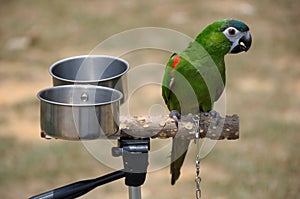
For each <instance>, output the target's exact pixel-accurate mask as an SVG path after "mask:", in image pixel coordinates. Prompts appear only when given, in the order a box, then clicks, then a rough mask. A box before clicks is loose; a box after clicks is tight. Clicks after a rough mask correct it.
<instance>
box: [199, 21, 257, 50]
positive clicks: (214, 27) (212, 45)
mask: <svg viewBox="0 0 300 199" xmlns="http://www.w3.org/2000/svg"><path fill="white" fill-rule="evenodd" d="M196 41H198V42H199V43H201V44H202V45H203V46H204V47H206V49H207V50H208V51H211V52H216V53H222V54H227V53H232V54H236V53H240V52H247V51H248V50H249V48H250V47H251V43H252V37H251V34H250V32H249V27H248V26H247V25H246V24H245V23H244V22H242V21H239V20H235V19H224V20H220V21H216V22H214V23H212V24H210V25H209V26H207V27H206V28H205V29H204V30H203V31H202V32H201V33H200V34H199V35H198V36H197V38H196Z"/></svg>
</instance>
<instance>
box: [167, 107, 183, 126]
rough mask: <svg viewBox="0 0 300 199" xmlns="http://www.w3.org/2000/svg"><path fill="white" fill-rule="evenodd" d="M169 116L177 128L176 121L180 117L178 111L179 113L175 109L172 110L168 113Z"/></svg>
mask: <svg viewBox="0 0 300 199" xmlns="http://www.w3.org/2000/svg"><path fill="white" fill-rule="evenodd" d="M169 117H170V118H172V119H173V120H174V121H175V125H176V127H177V129H178V121H179V120H180V118H181V115H180V113H179V112H178V111H176V110H172V111H171V112H170V114H169Z"/></svg>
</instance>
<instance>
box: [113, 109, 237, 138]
mask: <svg viewBox="0 0 300 199" xmlns="http://www.w3.org/2000/svg"><path fill="white" fill-rule="evenodd" d="M199 116H200V138H209V139H213V140H223V139H228V140H235V139H239V116H238V115H227V116H226V117H225V118H224V117H219V118H218V119H217V120H216V119H215V118H212V117H211V116H210V115H209V114H205V113H200V114H199ZM120 121H121V122H120V131H119V132H118V133H117V134H116V135H114V136H120V137H134V138H148V137H151V138H161V139H164V138H170V137H175V136H176V137H178V136H181V137H186V138H188V139H194V138H195V134H196V125H195V124H194V121H193V115H192V114H189V115H185V116H182V117H181V120H180V121H179V123H178V129H177V127H176V125H175V121H174V120H173V119H171V118H169V117H168V116H155V117H145V116H134V117H121V118H120Z"/></svg>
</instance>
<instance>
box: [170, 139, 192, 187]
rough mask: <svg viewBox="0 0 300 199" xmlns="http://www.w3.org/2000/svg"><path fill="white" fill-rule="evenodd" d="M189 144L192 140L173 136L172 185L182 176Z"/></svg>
mask: <svg viewBox="0 0 300 199" xmlns="http://www.w3.org/2000/svg"><path fill="white" fill-rule="evenodd" d="M189 144H190V140H187V139H182V138H173V143H172V155H171V167H170V173H171V175H172V177H171V184H172V185H174V184H175V182H176V180H178V178H179V176H180V168H181V167H182V165H183V162H184V159H185V156H186V153H187V150H188V146H189Z"/></svg>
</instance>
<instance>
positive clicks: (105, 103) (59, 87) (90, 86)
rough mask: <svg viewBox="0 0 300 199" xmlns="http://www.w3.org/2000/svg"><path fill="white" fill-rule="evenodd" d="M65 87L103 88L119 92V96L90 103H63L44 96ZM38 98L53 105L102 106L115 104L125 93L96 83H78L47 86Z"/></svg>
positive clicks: (39, 93)
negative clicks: (50, 91)
mask: <svg viewBox="0 0 300 199" xmlns="http://www.w3.org/2000/svg"><path fill="white" fill-rule="evenodd" d="M63 88H73V89H76V88H85V89H96V90H97V89H101V90H109V91H111V92H114V93H117V95H118V96H117V97H116V99H114V100H111V101H107V102H99V103H89V104H77V103H62V102H57V101H52V100H48V99H46V98H45V97H43V96H42V94H43V93H45V92H47V91H49V90H56V89H63ZM37 98H38V99H39V100H40V101H41V102H45V103H48V104H53V105H60V106H71V107H90V106H93V107H94V106H101V105H108V104H113V103H115V102H120V100H121V99H122V98H123V94H122V92H121V91H119V90H116V89H113V88H109V87H105V86H95V85H77V84H73V85H62V86H54V87H50V88H46V89H43V90H41V91H39V92H38V93H37Z"/></svg>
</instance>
